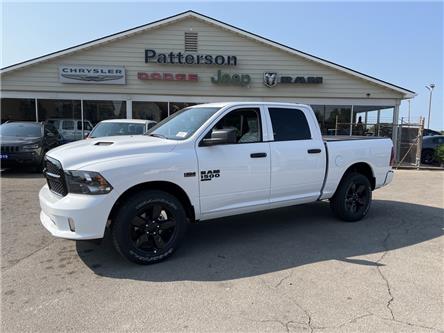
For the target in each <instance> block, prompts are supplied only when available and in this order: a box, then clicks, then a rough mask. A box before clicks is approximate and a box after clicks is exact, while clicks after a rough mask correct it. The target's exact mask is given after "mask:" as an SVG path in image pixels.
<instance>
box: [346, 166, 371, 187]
mask: <svg viewBox="0 0 444 333" xmlns="http://www.w3.org/2000/svg"><path fill="white" fill-rule="evenodd" d="M350 172H357V173H360V174H362V175H364V176H366V177H367V179H368V181H369V182H370V185H371V187H372V190H374V189H375V187H376V179H375V177H374V175H373V170H372V168H371V166H370V165H368V164H367V163H364V162H361V163H356V164H353V165H351V166H350V167H349V168H348V169H347V170H346V171H345V173H344V176H342V179H344V177H345V176H346V175H347V174H349V173H350ZM342 179H341V181H342Z"/></svg>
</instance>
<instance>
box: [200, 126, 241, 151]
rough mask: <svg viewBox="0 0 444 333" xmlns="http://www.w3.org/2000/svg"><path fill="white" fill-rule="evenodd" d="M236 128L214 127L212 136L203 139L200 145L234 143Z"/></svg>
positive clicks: (235, 140)
mask: <svg viewBox="0 0 444 333" xmlns="http://www.w3.org/2000/svg"><path fill="white" fill-rule="evenodd" d="M236 142H237V138H236V129H235V128H223V129H218V130H216V129H214V130H213V131H212V132H211V138H207V139H203V140H202V141H201V142H200V146H204V147H207V146H214V145H223V144H230V143H231V144H232V143H236Z"/></svg>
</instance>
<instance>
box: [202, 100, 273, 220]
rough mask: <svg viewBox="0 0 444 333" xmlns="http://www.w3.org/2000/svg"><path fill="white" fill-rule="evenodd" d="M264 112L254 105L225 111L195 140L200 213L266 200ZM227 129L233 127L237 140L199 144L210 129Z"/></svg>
mask: <svg viewBox="0 0 444 333" xmlns="http://www.w3.org/2000/svg"><path fill="white" fill-rule="evenodd" d="M263 114H264V112H263V111H261V108H259V107H257V106H256V107H244V106H243V107H238V108H234V109H231V110H228V111H227V112H225V113H224V114H223V115H222V116H221V117H220V118H219V119H218V120H217V122H216V123H215V125H214V126H212V127H211V128H210V129H209V130H208V131H207V132H206V133H205V134H204V135H203V137H201V138H200V139H199V140H198V142H197V147H196V150H197V157H198V164H199V188H200V205H201V213H202V216H205V217H207V218H208V217H218V216H219V214H220V215H227V214H230V213H233V214H235V213H241V212H247V211H251V207H254V206H256V205H260V204H265V203H268V202H269V194H270V192H269V191H270V148H269V143H268V142H263V141H264V140H263V138H264V130H263V125H262V124H263V122H262V119H263ZM229 128H235V129H236V141H237V142H236V143H234V144H218V145H212V146H208V147H206V146H202V145H201V141H202V139H203V138H208V137H211V133H212V131H213V130H215V129H216V130H217V129H229Z"/></svg>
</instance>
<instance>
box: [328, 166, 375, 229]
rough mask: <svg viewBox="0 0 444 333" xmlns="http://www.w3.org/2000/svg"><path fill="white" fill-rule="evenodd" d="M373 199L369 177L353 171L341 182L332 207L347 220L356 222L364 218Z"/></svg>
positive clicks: (341, 217)
mask: <svg viewBox="0 0 444 333" xmlns="http://www.w3.org/2000/svg"><path fill="white" fill-rule="evenodd" d="M371 201H372V188H371V185H370V182H369V180H368V178H367V177H366V176H364V175H362V174H360V173H357V172H351V173H349V174H348V175H346V176H345V177H344V178H343V179H342V180H341V183H340V184H339V187H338V189H337V190H336V193H335V195H334V196H333V198H331V199H330V207H331V209H332V210H333V213H334V214H335V215H336V216H337V217H338V218H340V219H341V220H343V221H345V222H356V221H359V220H361V219H362V218H364V217H365V216H366V215H367V213H368V210H369V209H370V204H371Z"/></svg>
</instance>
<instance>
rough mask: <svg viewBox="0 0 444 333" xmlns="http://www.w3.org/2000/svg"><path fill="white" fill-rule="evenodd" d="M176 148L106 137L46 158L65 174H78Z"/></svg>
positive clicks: (153, 140)
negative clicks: (57, 163)
mask: <svg viewBox="0 0 444 333" xmlns="http://www.w3.org/2000/svg"><path fill="white" fill-rule="evenodd" d="M176 145H177V142H176V141H174V140H167V139H163V138H158V137H151V136H148V135H135V136H109V137H102V138H96V139H88V140H80V141H76V142H72V143H68V144H65V145H63V146H59V147H57V148H54V149H52V150H50V151H49V152H48V153H47V155H48V156H49V157H52V158H55V159H56V160H58V161H60V162H61V163H62V166H63V168H64V169H65V170H81V168H84V167H85V166H89V165H93V164H96V163H101V162H106V161H110V160H117V159H128V158H131V157H135V156H140V155H146V154H150V153H163V152H169V151H171V150H173V149H174V147H175V146H176ZM90 171H95V170H90Z"/></svg>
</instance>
